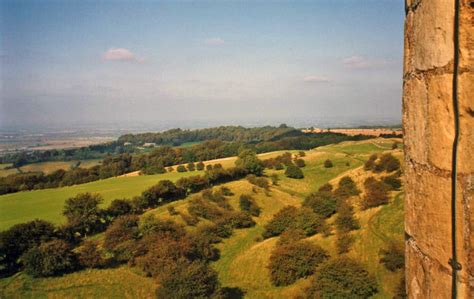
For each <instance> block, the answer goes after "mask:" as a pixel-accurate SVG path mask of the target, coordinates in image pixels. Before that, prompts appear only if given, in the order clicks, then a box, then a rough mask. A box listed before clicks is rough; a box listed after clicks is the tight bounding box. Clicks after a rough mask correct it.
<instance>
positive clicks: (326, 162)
mask: <svg viewBox="0 0 474 299" xmlns="http://www.w3.org/2000/svg"><path fill="white" fill-rule="evenodd" d="M324 167H325V168H331V167H334V164H333V163H332V161H331V160H329V159H327V160H326V161H324Z"/></svg>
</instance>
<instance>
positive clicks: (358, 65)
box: [342, 55, 387, 69]
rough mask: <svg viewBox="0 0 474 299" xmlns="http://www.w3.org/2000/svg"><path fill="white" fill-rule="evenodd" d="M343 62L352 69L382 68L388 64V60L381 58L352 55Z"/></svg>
mask: <svg viewBox="0 0 474 299" xmlns="http://www.w3.org/2000/svg"><path fill="white" fill-rule="evenodd" d="M342 64H343V65H344V66H345V67H346V68H350V69H371V68H380V67H383V66H385V65H386V64H387V61H385V60H381V59H368V58H366V57H363V56H357V55H354V56H350V57H347V58H344V59H343V60H342Z"/></svg>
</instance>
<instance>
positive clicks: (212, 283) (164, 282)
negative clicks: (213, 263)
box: [156, 261, 219, 299]
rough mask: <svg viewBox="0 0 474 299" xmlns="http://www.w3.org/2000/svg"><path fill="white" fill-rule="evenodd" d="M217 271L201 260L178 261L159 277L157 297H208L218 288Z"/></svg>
mask: <svg viewBox="0 0 474 299" xmlns="http://www.w3.org/2000/svg"><path fill="white" fill-rule="evenodd" d="M218 287H219V281H218V277H217V273H216V272H215V271H214V270H213V269H211V267H209V266H208V265H207V264H205V263H204V262H201V261H194V262H188V261H179V262H178V263H176V264H175V265H174V266H173V267H171V269H170V271H168V272H167V273H165V274H164V275H163V277H161V279H160V285H159V287H158V289H157V290H156V296H157V298H170V299H188V298H209V297H211V295H212V294H213V293H214V292H215V291H216V290H217V289H218Z"/></svg>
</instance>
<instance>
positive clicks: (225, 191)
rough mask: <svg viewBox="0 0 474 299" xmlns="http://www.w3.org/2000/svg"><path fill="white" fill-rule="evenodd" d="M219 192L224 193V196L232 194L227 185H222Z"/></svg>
mask: <svg viewBox="0 0 474 299" xmlns="http://www.w3.org/2000/svg"><path fill="white" fill-rule="evenodd" d="M220 191H221V193H222V194H223V195H224V196H232V195H234V193H232V190H230V188H229V187H226V186H222V187H221V189H220Z"/></svg>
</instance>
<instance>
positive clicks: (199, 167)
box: [196, 161, 204, 171]
mask: <svg viewBox="0 0 474 299" xmlns="http://www.w3.org/2000/svg"><path fill="white" fill-rule="evenodd" d="M196 170H199V171H200V170H204V163H203V162H202V161H199V162H198V163H197V164H196Z"/></svg>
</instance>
